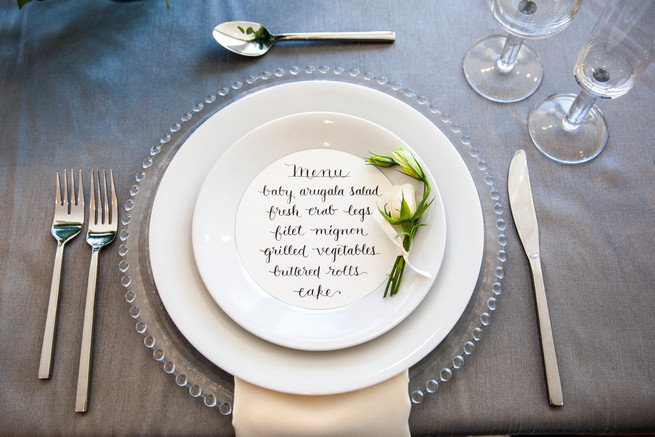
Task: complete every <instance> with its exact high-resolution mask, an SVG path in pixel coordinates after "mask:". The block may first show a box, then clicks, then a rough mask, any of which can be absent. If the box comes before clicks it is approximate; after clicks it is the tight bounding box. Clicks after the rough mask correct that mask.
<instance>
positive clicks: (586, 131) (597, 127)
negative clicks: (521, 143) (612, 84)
mask: <svg viewBox="0 0 655 437" xmlns="http://www.w3.org/2000/svg"><path fill="white" fill-rule="evenodd" d="M575 97H576V96H575V94H555V95H552V96H550V97H548V98H547V99H545V100H543V101H542V102H541V103H539V104H538V105H537V106H535V108H534V109H533V110H532V112H531V113H530V117H529V118H528V131H529V132H530V138H532V142H533V143H534V144H535V146H537V149H539V151H541V153H543V154H544V155H546V156H547V157H548V158H550V159H552V160H553V161H556V162H559V163H561V164H582V163H583V162H588V161H591V160H592V159H594V158H595V157H596V156H598V155H599V154H600V152H602V151H603V149H604V148H605V145H606V144H607V138H608V133H607V123H606V122H605V117H604V116H603V113H602V112H600V109H598V107H597V106H593V107H592V108H591V110H590V111H589V113H588V114H587V116H586V117H585V118H584V120H583V121H582V124H581V125H580V126H578V128H577V129H574V130H569V129H567V128H566V127H565V126H564V124H563V121H564V119H565V117H566V116H567V114H568V112H569V109H570V108H571V104H572V103H573V101H574V100H575Z"/></svg>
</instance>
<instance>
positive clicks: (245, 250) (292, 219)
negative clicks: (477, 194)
mask: <svg viewBox="0 0 655 437" xmlns="http://www.w3.org/2000/svg"><path fill="white" fill-rule="evenodd" d="M399 147H403V148H404V149H408V150H410V147H409V146H408V145H407V144H404V143H403V141H402V140H401V139H400V138H398V137H397V136H395V135H393V134H392V133H391V132H389V131H388V130H386V129H384V128H382V127H380V126H378V125H376V124H374V123H371V122H369V121H367V120H364V119H362V118H359V117H354V116H351V115H345V114H339V113H325V112H311V113H300V114H294V115H289V116H286V117H282V118H279V119H277V120H273V121H271V122H269V123H266V124H264V125H262V126H260V127H258V128H256V129H254V130H252V131H251V132H249V133H247V134H246V135H245V136H243V137H242V138H241V139H239V140H238V141H237V142H236V143H235V144H234V145H232V146H231V147H230V148H229V149H227V150H226V151H225V152H224V153H223V154H222V155H221V156H220V158H219V159H218V161H217V163H216V164H215V165H214V167H213V168H212V169H211V171H210V172H209V174H208V176H207V178H206V180H205V182H204V183H203V185H202V188H201V190H200V194H199V195H198V199H197V202H196V207H195V212H194V219H193V248H194V254H195V259H196V264H197V266H198V270H199V272H200V275H201V277H202V279H203V282H204V283H205V285H206V286H207V289H208V291H209V293H210V294H211V295H212V296H213V298H214V300H215V301H216V302H217V303H218V304H219V305H220V307H221V308H222V309H223V310H224V311H225V313H227V314H228V315H229V316H230V317H231V318H232V319H233V320H234V321H236V322H237V323H238V324H239V325H241V326H242V327H244V328H245V329H247V330H248V331H250V332H251V333H253V334H255V335H256V336H258V337H260V338H263V339H265V340H268V341H270V342H273V343H276V344H279V345H282V346H286V347H290V348H296V349H302V350H315V351H318V350H334V349H341V348H346V347H351V346H354V345H357V344H360V343H363V342H365V341H369V340H371V339H372V338H375V337H377V336H379V335H381V334H383V333H385V332H387V331H388V330H389V329H391V328H393V327H394V326H396V325H397V324H398V323H400V322H401V321H402V320H403V319H405V318H406V317H407V316H408V315H409V314H410V313H411V312H412V311H413V310H414V309H415V308H416V307H417V306H418V305H419V304H420V302H421V301H422V300H423V298H424V297H425V295H426V294H427V293H428V291H429V290H430V287H431V286H432V284H433V282H434V280H435V278H436V277H437V274H438V271H439V267H440V266H441V261H442V259H443V254H444V250H445V245H446V215H445V211H444V207H443V203H442V201H441V196H440V195H439V190H438V187H437V185H436V182H435V181H434V178H433V177H432V176H431V174H430V172H429V168H427V167H426V166H424V167H425V168H424V169H425V170H426V174H427V176H428V181H429V182H430V186H431V188H432V191H431V195H430V199H431V200H432V203H431V205H430V207H429V208H428V210H427V211H426V212H425V213H424V214H423V216H422V218H421V223H422V224H424V225H426V226H422V227H421V228H420V230H419V231H418V233H417V237H416V238H415V239H414V242H413V244H412V247H411V252H410V253H411V258H410V261H411V265H412V266H416V268H419V269H421V270H422V271H425V272H427V273H428V274H429V276H424V275H421V274H418V273H417V272H415V271H413V270H412V269H411V268H410V267H409V266H407V267H406V269H405V272H404V276H403V280H402V285H401V289H400V292H399V293H398V294H396V295H395V296H393V297H388V298H384V297H383V296H384V291H385V286H386V282H387V281H386V279H387V276H388V273H389V272H390V270H391V267H392V265H393V264H394V262H395V260H396V257H397V256H398V255H399V250H398V248H397V247H396V246H395V245H394V244H393V243H392V241H391V240H390V238H389V236H387V234H386V233H385V231H384V230H383V229H382V227H381V226H380V224H379V223H378V221H377V220H376V218H375V217H374V216H373V215H374V214H375V215H379V212H378V211H377V208H378V207H383V204H382V203H379V202H384V193H385V192H388V191H389V189H390V188H391V186H392V185H393V184H395V185H401V184H405V183H412V182H416V183H417V186H416V187H415V190H416V193H417V194H416V196H418V199H420V196H421V195H422V189H423V188H422V183H420V182H418V181H416V180H415V179H413V178H411V177H409V176H407V175H405V174H403V173H401V172H400V171H398V170H397V168H393V169H391V168H389V169H378V168H377V167H374V166H372V165H369V164H367V163H366V161H365V160H366V158H368V156H369V155H370V153H371V152H373V153H375V154H379V155H384V156H391V154H392V152H394V151H397V150H399ZM418 158H419V159H420V156H419V157H418ZM296 163H300V164H296ZM299 169H304V170H305V171H306V172H307V176H309V173H308V171H309V169H312V170H313V171H314V172H316V171H329V172H330V173H329V174H328V176H327V177H322V178H321V177H311V178H309V177H300V176H299V175H298V176H296V177H292V176H293V172H296V173H299V172H300V170H299ZM316 174H317V175H319V173H316ZM336 174H339V175H340V177H337V176H336ZM363 186H366V187H369V189H370V190H372V191H374V192H375V193H377V195H369V196H363V195H360V194H359V192H355V191H351V190H354V189H358V190H360V191H361V188H362V187H363ZM265 187H267V188H265ZM373 187H375V188H373ZM264 189H266V194H267V195H266V196H264V195H263V194H264V191H263V190H264ZM351 192H352V193H353V195H350V193H351ZM244 193H245V195H244ZM272 193H273V194H272ZM354 193H357V194H354ZM321 194H322V196H323V197H321ZM271 208H273V213H272V215H271V213H267V210H268V211H270V210H271ZM309 210H311V214H312V215H310V211H309ZM275 211H278V212H279V213H284V212H287V213H288V212H289V211H291V212H293V215H291V216H279V215H276V213H275ZM320 211H325V212H324V213H323V214H322V215H318V214H317V212H320ZM349 211H352V214H351V213H349ZM358 211H365V212H367V213H368V215H362V216H361V217H360V215H359V214H358V213H356V212H358ZM289 229H291V231H289ZM316 229H319V230H323V231H325V230H335V229H339V230H350V231H354V232H353V233H354V236H348V235H343V234H342V235H341V236H340V237H339V236H337V237H336V238H335V236H334V234H330V235H323V234H318V233H317V232H316V231H315V230H316ZM295 230H298V232H297V234H302V235H293V234H292V235H286V236H283V235H281V233H283V232H285V231H286V232H294V231H295ZM312 230H314V234H312ZM399 231H400V229H398V230H396V231H395V232H399ZM362 235H365V236H362ZM360 246H361V247H365V248H366V249H367V250H369V251H371V253H374V255H366V254H357V255H352V254H351V255H341V256H338V257H337V255H333V256H330V255H327V256H326V255H325V254H321V252H322V251H325V252H327V253H328V254H330V253H335V252H336V251H337V250H346V249H350V250H351V252H352V251H354V250H355V249H354V248H357V249H359V248H360ZM272 250H277V251H278V252H282V251H283V250H287V251H289V252H291V251H293V250H295V251H297V252H300V253H299V254H297V255H292V254H286V255H284V254H280V255H274V254H273V255H272V254H271V252H272ZM267 251H268V253H269V255H268V257H266V256H264V253H266V252H267ZM271 258H272V260H271ZM289 272H295V274H291V273H289ZM330 272H332V273H330ZM342 272H349V274H348V275H345V274H343V275H342ZM282 273H285V276H282V275H281V274H282ZM303 273H304V274H303ZM319 290H320V294H319V293H318V291H319ZM300 291H302V294H301V293H300Z"/></svg>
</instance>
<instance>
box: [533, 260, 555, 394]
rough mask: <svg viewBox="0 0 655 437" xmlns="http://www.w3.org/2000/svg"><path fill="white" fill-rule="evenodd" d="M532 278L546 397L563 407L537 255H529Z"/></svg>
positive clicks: (539, 262) (553, 344) (546, 303)
mask: <svg viewBox="0 0 655 437" xmlns="http://www.w3.org/2000/svg"><path fill="white" fill-rule="evenodd" d="M529 259H530V268H531V269H532V278H533V280H534V294H535V297H536V301H537V316H538V318H539V332H540V334H541V348H542V350H543V355H544V366H545V368H546V384H547V385H548V397H549V400H550V405H552V406H556V407H561V406H562V405H564V396H563V395H562V383H561V381H560V378H559V369H558V367H557V355H556V354H555V342H554V340H553V331H552V328H551V326H550V314H549V313H548V302H547V301H546V287H545V285H544V275H543V272H542V270H541V258H540V257H539V253H532V254H530V255H529Z"/></svg>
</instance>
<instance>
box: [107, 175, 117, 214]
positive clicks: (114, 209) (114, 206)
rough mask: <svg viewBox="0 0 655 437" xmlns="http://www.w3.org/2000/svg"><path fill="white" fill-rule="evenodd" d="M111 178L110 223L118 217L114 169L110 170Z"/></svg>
mask: <svg viewBox="0 0 655 437" xmlns="http://www.w3.org/2000/svg"><path fill="white" fill-rule="evenodd" d="M109 178H110V180H111V216H110V217H109V223H111V224H113V223H114V221H116V220H117V219H118V197H116V185H115V184H114V170H112V169H110V170H109Z"/></svg>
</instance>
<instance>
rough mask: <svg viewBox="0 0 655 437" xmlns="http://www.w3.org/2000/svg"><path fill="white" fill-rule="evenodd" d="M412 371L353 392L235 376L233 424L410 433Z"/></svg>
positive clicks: (274, 429)
mask: <svg viewBox="0 0 655 437" xmlns="http://www.w3.org/2000/svg"><path fill="white" fill-rule="evenodd" d="M408 382H409V374H408V371H404V372H402V373H400V374H399V375H397V376H395V377H393V378H391V379H388V380H386V381H383V382H381V383H379V384H377V385H374V386H371V387H367V388H363V389H361V390H356V391H353V392H349V393H342V394H335V395H325V396H305V395H291V394H286V393H280V392H276V391H272V390H268V389H265V388H262V387H259V386H256V385H252V384H250V383H248V382H246V381H244V380H242V379H239V378H237V377H235V378H234V409H233V411H232V425H233V426H234V429H235V430H236V435H237V436H238V437H249V436H264V437H268V436H270V437H272V436H376V437H378V436H394V437H402V436H409V435H410V432H409V423H408V420H409V410H410V407H411V404H410V401H409V395H408V393H407V384H408Z"/></svg>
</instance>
